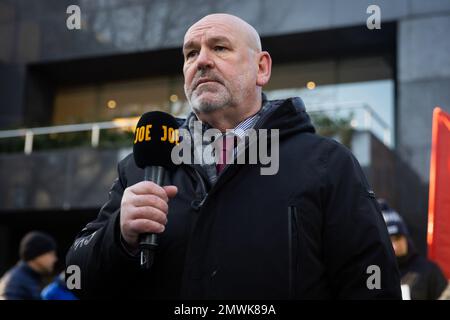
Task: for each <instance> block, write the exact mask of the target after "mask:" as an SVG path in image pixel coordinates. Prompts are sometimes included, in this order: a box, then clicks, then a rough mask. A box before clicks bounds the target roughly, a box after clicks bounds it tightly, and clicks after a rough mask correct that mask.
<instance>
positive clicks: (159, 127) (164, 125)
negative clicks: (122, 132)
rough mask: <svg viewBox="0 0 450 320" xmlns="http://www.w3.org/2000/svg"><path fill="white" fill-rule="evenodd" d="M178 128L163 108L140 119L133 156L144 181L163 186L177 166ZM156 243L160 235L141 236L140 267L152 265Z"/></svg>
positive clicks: (145, 234)
mask: <svg viewBox="0 0 450 320" xmlns="http://www.w3.org/2000/svg"><path fill="white" fill-rule="evenodd" d="M178 128H179V124H178V122H177V120H176V119H175V118H174V117H173V116H171V115H170V114H168V113H165V112H161V111H152V112H147V113H144V114H143V115H142V116H141V118H140V119H139V122H138V123H137V125H136V131H135V134H134V142H133V156H134V161H135V162H136V165H137V166H138V167H139V168H141V169H144V181H153V182H154V183H156V184H157V185H159V186H161V185H162V184H163V182H164V176H165V174H166V171H167V170H173V169H175V164H174V163H173V161H172V159H171V153H172V149H173V147H174V146H175V145H177V144H178V143H179V142H178V140H179V133H178ZM157 246H158V237H157V234H154V233H144V234H141V235H140V236H139V249H140V257H141V259H140V265H141V268H143V269H147V270H148V269H150V268H151V266H152V264H153V261H154V255H155V250H156V247H157Z"/></svg>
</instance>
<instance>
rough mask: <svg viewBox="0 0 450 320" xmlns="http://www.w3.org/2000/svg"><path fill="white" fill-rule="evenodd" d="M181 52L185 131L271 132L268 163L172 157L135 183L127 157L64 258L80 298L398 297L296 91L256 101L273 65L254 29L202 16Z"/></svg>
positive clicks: (382, 238)
mask: <svg viewBox="0 0 450 320" xmlns="http://www.w3.org/2000/svg"><path fill="white" fill-rule="evenodd" d="M183 54H184V68H183V72H184V78H185V85H184V86H185V93H186V96H187V99H188V101H189V103H190V105H191V106H192V111H193V112H192V113H191V114H190V115H189V117H188V118H187V119H186V121H185V123H184V125H183V128H186V129H188V130H189V131H190V132H191V134H192V132H193V131H194V128H195V122H196V120H199V121H201V122H202V129H203V130H207V129H209V128H216V129H219V130H220V131H222V132H224V131H225V130H228V129H235V130H234V131H235V132H238V131H239V130H238V129H244V130H245V129H248V128H254V129H255V130H259V129H279V170H278V172H277V173H276V174H273V175H262V174H261V172H260V167H261V164H244V165H239V164H228V165H226V166H222V165H220V163H218V164H217V166H216V165H214V164H212V165H208V164H193V165H189V164H183V165H181V166H179V167H178V168H177V169H176V170H175V171H174V172H171V173H170V174H169V176H168V177H167V179H166V181H165V183H164V187H160V186H157V185H155V184H154V183H152V182H143V181H142V180H143V176H144V174H143V170H140V169H138V168H137V167H136V165H135V163H134V159H133V156H132V155H130V156H128V157H127V158H126V159H124V160H123V161H121V162H120V164H119V168H118V170H119V177H118V179H117V180H116V181H115V182H114V184H113V186H112V188H111V191H110V197H109V200H108V202H107V203H106V204H105V205H104V206H103V208H102V209H101V211H100V213H99V216H98V218H97V219H96V220H95V221H93V222H91V223H89V224H88V225H87V226H86V227H85V228H84V229H83V230H82V231H81V233H80V234H79V235H78V238H77V239H76V241H75V243H74V245H73V246H72V247H71V249H70V251H69V252H68V255H67V264H69V265H70V264H74V265H78V266H79V267H80V268H81V282H82V283H81V291H80V292H78V294H79V295H80V296H82V297H110V296H137V297H146V298H155V299H163V298H171V299H177V298H183V299H300V298H307V299H326V298H341V299H372V298H382V299H391V298H394V299H397V298H400V296H401V295H400V285H399V284H400V281H399V275H398V270H397V267H396V263H395V256H394V253H393V250H392V247H391V245H390V242H389V237H388V235H387V231H386V227H385V225H384V221H383V218H382V216H381V212H380V211H379V209H378V206H377V203H376V200H375V198H374V196H373V193H372V192H371V191H370V188H369V186H368V184H367V182H366V179H365V178H364V175H363V173H362V171H361V168H360V167H359V165H358V162H357V161H356V159H355V158H354V157H353V156H352V154H351V153H350V152H349V151H348V150H347V149H345V148H344V147H343V146H341V145H340V144H339V143H337V142H334V141H333V140H330V139H326V138H323V137H320V136H317V135H315V134H314V128H313V126H312V125H311V122H310V119H309V117H308V115H307V114H306V112H305V108H304V106H303V103H302V101H301V100H300V99H299V98H290V99H286V100H278V101H267V100H266V98H265V96H264V95H263V94H262V87H263V86H264V85H265V84H266V83H267V82H268V81H269V79H270V73H271V63H272V62H271V58H270V55H269V53H268V52H266V51H262V50H261V43H260V39H259V35H258V33H257V32H256V31H255V29H254V28H253V27H252V26H250V25H249V24H247V23H246V22H244V21H243V20H241V19H239V18H237V17H235V16H231V15H228V14H213V15H208V16H206V17H204V18H203V19H201V20H200V21H198V22H197V23H195V24H194V25H192V26H191V27H190V28H189V29H188V31H187V32H186V35H185V38H184V44H183ZM204 143H205V144H208V143H209V142H208V141H205V142H204ZM193 153H194V154H197V153H196V150H193ZM235 155H236V154H235ZM148 156H149V157H151V156H152V155H148ZM169 199H170V201H169ZM141 233H158V234H159V247H158V249H157V252H156V254H155V259H154V264H153V266H152V269H151V271H142V270H139V261H138V258H137V256H136V254H137V253H138V251H139V250H138V237H139V234H141ZM377 268H378V269H377ZM375 269H377V271H375V273H373V272H374V271H372V270H375Z"/></svg>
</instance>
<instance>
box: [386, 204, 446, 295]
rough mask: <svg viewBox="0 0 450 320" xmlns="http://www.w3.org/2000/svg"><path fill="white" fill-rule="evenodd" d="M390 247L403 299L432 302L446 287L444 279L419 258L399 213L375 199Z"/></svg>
mask: <svg viewBox="0 0 450 320" xmlns="http://www.w3.org/2000/svg"><path fill="white" fill-rule="evenodd" d="M378 204H379V205H380V209H381V213H382V214H383V218H384V221H385V222H386V227H387V229H388V233H389V236H390V237H391V242H392V247H393V248H394V252H395V256H396V257H397V263H398V266H399V270H400V276H401V284H402V295H403V299H404V300H436V299H439V297H440V296H441V294H442V293H443V292H444V290H445V288H446V287H447V284H448V282H447V279H446V278H445V276H444V274H443V273H442V271H441V269H440V268H439V266H438V265H437V264H435V263H434V262H432V261H430V260H428V259H426V258H425V257H423V256H421V255H420V254H419V253H418V252H417V251H416V249H415V246H414V243H413V241H412V239H411V236H410V234H409V231H408V227H407V226H406V223H405V221H404V220H403V218H402V217H401V216H400V214H399V213H398V212H397V211H395V210H394V209H392V208H391V207H390V206H389V205H388V204H387V202H386V200H384V199H379V200H378Z"/></svg>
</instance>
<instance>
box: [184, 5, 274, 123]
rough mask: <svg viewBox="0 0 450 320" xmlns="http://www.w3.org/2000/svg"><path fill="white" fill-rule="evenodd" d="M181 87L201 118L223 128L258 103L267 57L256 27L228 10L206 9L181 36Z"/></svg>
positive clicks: (266, 78) (266, 75)
mask: <svg viewBox="0 0 450 320" xmlns="http://www.w3.org/2000/svg"><path fill="white" fill-rule="evenodd" d="M183 55H184V65H183V74H184V91H185V93H186V97H187V99H188V101H189V104H190V105H191V107H192V109H193V110H194V112H195V113H196V114H197V116H198V117H199V118H200V120H202V121H206V122H208V123H209V124H210V125H212V126H213V127H215V128H219V129H220V130H223V129H224V128H231V127H232V125H234V124H236V123H237V122H239V121H242V119H245V118H246V117H248V116H250V115H252V114H255V113H256V112H257V111H258V110H259V109H260V108H261V90H262V86H263V85H265V84H266V83H267V82H268V81H269V78H270V70H271V64H272V62H271V61H272V60H271V58H270V55H269V53H268V52H265V51H262V50H261V40H260V38H259V35H258V32H256V30H255V28H253V27H252V26H251V25H249V24H248V23H247V22H245V21H244V20H242V19H240V18H238V17H235V16H232V15H230V14H211V15H208V16H206V17H204V18H202V19H201V20H199V21H197V22H196V23H195V24H193V25H192V26H191V27H190V28H189V29H188V31H187V32H186V34H185V36H184V43H183Z"/></svg>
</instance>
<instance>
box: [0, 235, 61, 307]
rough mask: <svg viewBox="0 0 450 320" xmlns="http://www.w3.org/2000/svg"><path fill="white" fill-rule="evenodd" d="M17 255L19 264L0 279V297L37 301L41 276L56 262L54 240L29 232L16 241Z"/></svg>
mask: <svg viewBox="0 0 450 320" xmlns="http://www.w3.org/2000/svg"><path fill="white" fill-rule="evenodd" d="M19 256H20V261H19V263H18V264H17V265H16V266H14V267H13V268H12V269H10V270H9V271H8V272H6V273H5V275H4V276H3V277H2V279H1V280H0V300H1V299H5V300H40V298H41V295H40V293H41V290H42V287H43V285H44V283H43V278H44V277H45V276H47V275H50V274H51V273H52V272H53V268H54V265H55V262H56V261H57V257H56V242H55V240H54V239H53V237H52V236H50V235H49V234H46V233H44V232H39V231H32V232H29V233H27V234H26V235H25V236H24V237H23V238H22V240H21V242H20V246H19Z"/></svg>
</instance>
